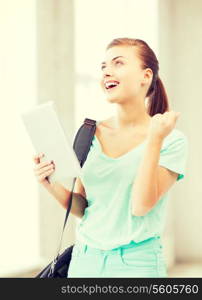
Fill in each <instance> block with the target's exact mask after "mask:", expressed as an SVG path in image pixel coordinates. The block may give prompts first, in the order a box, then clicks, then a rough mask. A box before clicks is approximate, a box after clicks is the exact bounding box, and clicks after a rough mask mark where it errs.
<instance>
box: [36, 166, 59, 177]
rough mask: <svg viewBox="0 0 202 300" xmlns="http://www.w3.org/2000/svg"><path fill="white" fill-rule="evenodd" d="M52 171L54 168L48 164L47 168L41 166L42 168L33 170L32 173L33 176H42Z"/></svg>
mask: <svg viewBox="0 0 202 300" xmlns="http://www.w3.org/2000/svg"><path fill="white" fill-rule="evenodd" d="M52 169H55V166H54V165H53V164H50V165H48V166H43V167H42V168H37V167H36V168H35V169H34V172H35V175H37V176H39V175H41V174H43V173H44V172H46V171H47V170H52Z"/></svg>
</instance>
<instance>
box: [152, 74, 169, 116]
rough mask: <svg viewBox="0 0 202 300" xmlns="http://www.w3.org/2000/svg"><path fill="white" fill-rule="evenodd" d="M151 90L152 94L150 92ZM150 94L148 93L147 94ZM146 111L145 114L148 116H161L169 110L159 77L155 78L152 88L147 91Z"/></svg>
mask: <svg viewBox="0 0 202 300" xmlns="http://www.w3.org/2000/svg"><path fill="white" fill-rule="evenodd" d="M151 90H153V91H152V92H150V91H151ZM149 92H150V93H149ZM147 94H150V95H148V96H149V101H148V109H147V112H148V114H149V115H150V116H154V115H155V114H158V113H160V114H163V113H164V112H166V111H168V110H169V104H168V97H167V94H166V91H165V88H164V85H163V83H162V81H161V79H160V78H159V77H157V79H156V81H155V83H154V85H153V87H152V86H151V88H150V89H149V91H148V93H147Z"/></svg>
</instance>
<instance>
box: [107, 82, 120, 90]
mask: <svg viewBox="0 0 202 300" xmlns="http://www.w3.org/2000/svg"><path fill="white" fill-rule="evenodd" d="M118 85H119V82H118V81H111V82H110V81H108V82H106V83H105V88H106V90H108V91H109V90H112V89H114V88H116V87H117V86H118Z"/></svg>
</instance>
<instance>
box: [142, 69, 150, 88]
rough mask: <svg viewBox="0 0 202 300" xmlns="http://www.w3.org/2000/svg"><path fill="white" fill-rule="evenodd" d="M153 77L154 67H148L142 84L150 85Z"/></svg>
mask: <svg viewBox="0 0 202 300" xmlns="http://www.w3.org/2000/svg"><path fill="white" fill-rule="evenodd" d="M152 78H153V72H152V69H150V68H146V69H144V70H143V78H142V85H150V84H151V82H152Z"/></svg>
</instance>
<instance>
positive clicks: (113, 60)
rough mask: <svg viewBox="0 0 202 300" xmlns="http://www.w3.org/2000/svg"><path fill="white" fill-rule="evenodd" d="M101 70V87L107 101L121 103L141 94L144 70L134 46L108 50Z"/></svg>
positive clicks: (115, 47) (116, 47)
mask: <svg viewBox="0 0 202 300" xmlns="http://www.w3.org/2000/svg"><path fill="white" fill-rule="evenodd" d="M101 70H102V78H101V87H102V89H103V91H104V93H105V95H106V96H107V100H108V101H110V102H118V103H121V102H125V101H127V100H131V99H133V98H135V97H137V96H138V95H140V93H142V83H143V82H144V80H145V70H143V69H142V68H141V60H140V59H139V58H138V55H137V48H135V47H134V46H133V47H129V46H114V47H112V48H110V49H108V50H107V51H106V55H105V60H104V62H103V63H102V64H101ZM146 77H147V76H146ZM146 80H147V81H148V78H147V79H146Z"/></svg>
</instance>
